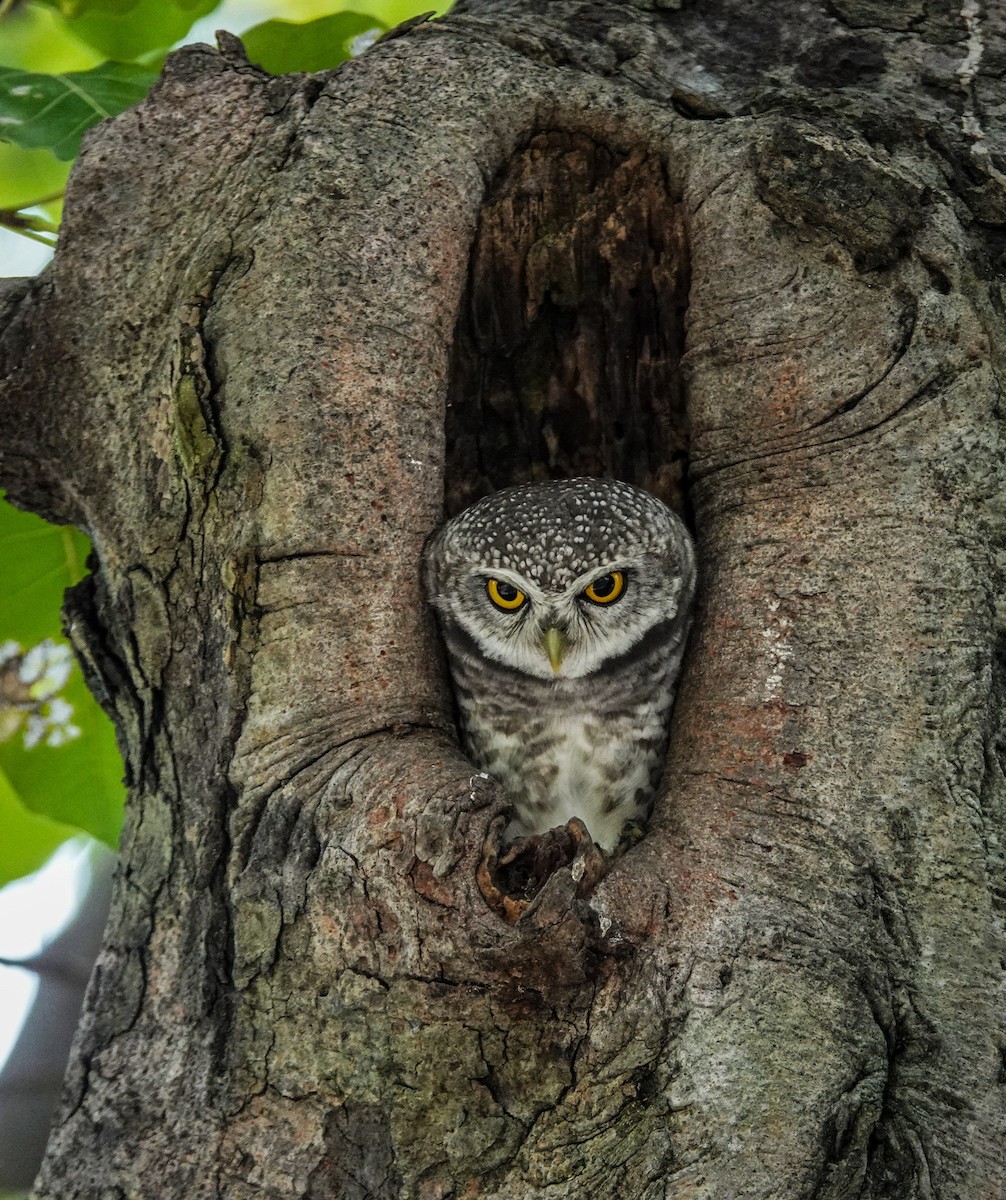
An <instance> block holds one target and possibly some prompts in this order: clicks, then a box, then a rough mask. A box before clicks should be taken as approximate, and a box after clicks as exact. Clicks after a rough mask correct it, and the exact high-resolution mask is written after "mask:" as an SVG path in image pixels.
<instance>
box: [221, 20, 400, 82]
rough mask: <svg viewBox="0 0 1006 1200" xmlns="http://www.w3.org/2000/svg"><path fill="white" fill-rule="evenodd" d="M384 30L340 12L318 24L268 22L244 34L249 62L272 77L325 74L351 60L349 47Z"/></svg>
mask: <svg viewBox="0 0 1006 1200" xmlns="http://www.w3.org/2000/svg"><path fill="white" fill-rule="evenodd" d="M371 29H380V30H383V29H384V26H383V25H382V24H381V23H380V22H379V21H377V20H376V19H375V18H374V17H369V16H365V15H364V14H363V13H358V12H338V13H332V14H331V15H330V16H327V17H319V18H318V20H316V21H305V22H304V23H303V24H296V23H295V22H293V21H265V22H263V24H261V25H255V26H254V27H253V28H251V29H247V30H245V32H244V33H242V34H241V40H242V42H244V47H245V50H246V51H247V53H248V58H249V59H250V60H251V62H253V63H257V64H258V65H259V66H260V67H263V68H264V69H265V70H266V71H270V72H271V73H272V74H273V75H282V74H284V73H285V72H287V71H325V70H328V69H329V68H330V67H337V66H338V65H339V63H341V62H345V61H346V59H347V58H352V56H353V53H352V48H351V46H350V43H351V42H352V40H353V39H354V38H356V37H359V36H360V34H362V33H367V32H368V31H369V30H371Z"/></svg>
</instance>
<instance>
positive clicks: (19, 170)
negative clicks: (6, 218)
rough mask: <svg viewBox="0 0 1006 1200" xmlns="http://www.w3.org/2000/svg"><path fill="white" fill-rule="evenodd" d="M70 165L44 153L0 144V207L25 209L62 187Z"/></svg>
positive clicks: (64, 185) (52, 194)
mask: <svg viewBox="0 0 1006 1200" xmlns="http://www.w3.org/2000/svg"><path fill="white" fill-rule="evenodd" d="M69 173H70V164H69V163H67V162H60V161H59V160H58V159H55V158H53V156H52V155H51V154H50V153H49V151H48V150H22V149H21V147H20V146H10V145H8V144H6V143H4V142H0V208H10V209H14V210H17V209H19V208H28V207H30V206H31V205H33V204H35V203H36V201H38V200H41V199H43V197H46V196H54V195H57V194H58V193H59V192H62V191H63V189H64V188H65V187H66V177H67V175H69Z"/></svg>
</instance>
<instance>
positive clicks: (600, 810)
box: [471, 711, 664, 850]
mask: <svg viewBox="0 0 1006 1200" xmlns="http://www.w3.org/2000/svg"><path fill="white" fill-rule="evenodd" d="M529 716H530V714H529ZM634 716H635V717H636V719H635V720H626V719H625V715H623V716H622V717H621V718H615V717H607V718H605V717H601V716H599V715H598V714H596V713H590V714H587V713H577V712H568V711H567V712H561V713H555V714H554V715H547V714H542V713H541V712H539V713H538V714H537V718H535V717H531V718H530V719H529V720H526V721H525V722H523V723H522V727H521V728H520V729H519V730H514V731H511V730H509V729H507V728H506V727H505V723H502V722H501V723H500V724H499V725H495V726H494V725H493V724H492V723H490V724H489V725H487V724H485V723H481V724H480V727H479V734H478V736H477V737H475V738H474V739H472V741H473V745H472V747H471V748H472V750H473V752H474V753H475V754H476V756H477V757H478V758H479V759H481V760H482V761H481V764H480V765H482V766H483V767H484V768H485V770H486V771H488V773H489V774H490V775H491V776H492V777H493V778H494V779H496V780H497V781H498V782H499V783H501V784H502V785H503V786H504V787H505V788H506V789H507V791H508V792H510V794H511V796H512V797H513V800H514V816H513V820H512V822H511V824H510V827H509V828H508V830H507V837H508V839H509V838H513V837H519V836H522V835H526V834H530V833H543V832H545V830H547V829H551V828H553V827H554V826H556V825H563V824H565V823H566V821H568V820H570V819H571V818H572V817H579V818H580V819H581V820H582V821H583V822H584V824H585V825H586V826H587V828H588V829H589V830H590V834H591V836H592V837H593V839H594V840H595V841H596V842H597V843H598V844H599V845H600V846H602V847H603V848H604V849H605V850H613V849H614V848H615V847H616V845H617V844H618V841H619V837H620V835H621V832H622V829H623V827H624V825H625V822H626V821H629V820H644V819H645V818H646V815H647V812H648V809H649V805H650V801H651V799H652V793H653V790H654V784H655V777H656V776H658V775H659V769H660V765H661V763H662V759H663V740H664V737H663V735H664V722H663V721H662V720H661V719H660V718H659V714H656V713H651V714H650V718H651V719H647V718H646V717H643V719H642V720H639V717H640V716H642V714H638V713H637V714H634Z"/></svg>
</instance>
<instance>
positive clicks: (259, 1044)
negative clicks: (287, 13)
mask: <svg viewBox="0 0 1006 1200" xmlns="http://www.w3.org/2000/svg"><path fill="white" fill-rule="evenodd" d="M1002 34H1003V20H1002V16H1001V14H999V13H998V12H997V11H995V10H990V11H988V12H984V11H981V10H980V9H979V7H978V6H977V5H976V4H970V3H968V4H965V5H964V6H963V10H962V11H961V12H960V13H958V12H957V11H956V10H955V9H954V8H953V7H951V6H949V5H947V6H936V5H932V6H928V7H923V6H920V5H917V4H916V3H915V2H914V0H903V2H895V3H892V4H886V5H879V4H874V3H872V2H871V0H832V2H831V3H830V4H828V5H827V6H826V7H825V6H824V5H817V4H810V3H807V4H800V5H787V6H783V5H782V4H780V3H766V4H764V5H761V6H759V7H758V9H757V11H755V10H752V9H751V8H749V7H748V6H745V5H732V4H730V3H727V2H726V0H719V2H716V0H708V2H707V3H704V4H702V5H690V6H682V7H680V8H678V7H675V6H672V5H668V7H662V6H657V5H645V4H639V5H638V6H637V5H617V6H616V5H600V4H585V3H568V2H565V0H553V2H552V3H550V4H547V5H546V4H541V3H533V2H529V0H524V2H522V3H517V2H514V0H480V2H479V3H475V2H474V0H473V2H472V3H468V4H462V5H459V6H458V8H457V9H456V10H455V12H454V13H453V14H452V15H451V16H450V17H449V18H447V19H445V20H443V21H437V22H428V23H424V24H420V25H417V26H413V27H411V28H409V29H407V30H404V31H401V32H400V35H399V36H395V37H392V38H389V39H387V40H385V41H384V42H382V43H379V44H378V46H377V47H375V48H374V49H373V50H372V51H370V52H368V53H367V54H366V55H365V56H364V57H363V58H362V59H360V60H357V61H354V62H352V63H349V64H347V65H346V66H344V67H343V68H342V69H340V70H339V71H338V72H336V73H334V74H329V75H323V76H306V77H305V76H283V77H278V78H273V77H269V76H266V75H264V74H263V73H262V72H260V71H259V70H257V69H255V68H253V67H251V66H249V65H248V63H247V62H246V61H245V60H244V58H243V57H242V54H241V52H240V48H239V46H238V45H237V44H235V43H234V42H233V41H232V40H230V39H226V38H225V39H224V40H223V45H222V48H221V53H214V52H213V51H211V50H209V49H207V48H195V49H189V50H186V51H184V52H182V53H180V54H178V55H176V56H174V57H173V58H172V59H171V60H169V62H168V65H167V67H166V69H165V73H164V76H163V79H162V81H161V82H160V84H159V85H158V86H157V87H156V88H155V90H154V92H153V93H152V94H151V96H150V97H149V98H148V99H147V100H146V101H145V102H144V103H143V104H142V105H141V106H140V108H139V109H137V110H134V111H132V112H129V113H126V114H125V115H123V116H121V117H119V118H117V119H116V120H115V121H114V122H112V123H110V124H106V125H104V126H103V127H101V129H100V131H99V133H98V134H97V136H95V137H93V138H92V139H91V140H90V141H89V142H88V144H87V147H86V149H85V152H84V154H83V156H82V158H81V160H80V161H79V163H78V166H77V168H76V170H75V173H74V176H73V178H72V180H71V188H70V193H69V198H68V205H67V216H66V221H65V225H64V234H63V238H62V240H61V244H60V249H59V252H58V254H57V257H56V260H55V262H54V264H53V266H52V268H51V269H50V271H49V272H48V273H47V274H46V275H45V276H44V277H43V278H42V279H41V280H40V281H39V282H37V283H25V284H22V285H20V286H18V287H11V288H8V289H7V291H6V293H5V295H4V315H5V320H4V323H3V324H4V329H5V333H4V336H3V341H2V344H0V362H2V364H3V376H4V378H5V386H4V391H3V401H2V405H3V407H2V410H0V411H2V419H3V426H4V429H5V430H6V431H7V432H6V437H5V446H4V451H3V459H2V463H0V470H2V482H3V483H4V484H5V485H6V486H7V487H8V488H9V489H10V492H11V494H12V496H13V497H14V498H15V499H16V500H17V501H18V502H19V503H21V504H23V505H26V506H28V507H31V508H33V509H34V510H35V511H38V512H41V513H42V514H43V515H46V516H48V517H49V518H50V519H56V520H60V521H63V522H67V521H69V522H72V523H75V524H77V525H79V526H81V527H83V528H85V529H86V530H88V531H89V532H90V533H91V534H92V536H93V538H94V541H95V547H96V550H95V559H94V570H93V574H92V575H91V576H90V577H88V579H87V580H85V581H84V583H82V584H80V585H78V586H77V588H76V589H74V591H73V592H72V593H71V595H70V598H69V601H68V610H67V611H68V617H67V619H68V622H69V626H70V628H71V631H72V634H73V638H74V641H75V644H76V646H77V649H78V652H79V654H80V655H81V657H82V659H83V660H84V662H85V663H86V664H87V671H88V673H89V675H90V678H91V682H92V686H93V687H94V688H95V690H96V691H97V693H98V694H99V696H101V697H103V699H104V702H105V704H106V705H107V707H108V708H109V710H110V711H112V712H113V714H114V716H115V720H116V723H117V726H118V730H119V736H120V741H121V744H122V748H123V750H124V754H125V757H126V761H127V770H128V782H129V785H130V792H131V795H130V802H129V809H128V813H127V821H126V830H125V833H124V840H123V846H122V855H123V863H124V865H123V868H122V870H121V872H120V875H119V877H118V881H117V886H116V893H115V898H114V901H113V914H112V918H111V922H110V926H109V928H108V931H107V933H106V941H105V946H104V950H103V952H102V956H101V958H100V960H99V966H98V970H97V973H96V976H95V978H94V979H93V981H92V986H91V989H90V993H89V998H88V1002H87V1005H86V1011H85V1016H84V1020H83V1023H82V1026H81V1029H80V1031H79V1033H78V1040H77V1044H76V1051H75V1059H74V1062H73V1064H72V1065H71V1069H70V1073H69V1076H68V1080H67V1085H66V1096H65V1101H64V1108H63V1113H62V1117H61V1119H60V1123H59V1125H58V1127H57V1129H56V1131H55V1133H54V1135H53V1138H52V1141H51V1143H50V1147H49V1152H48V1156H47V1160H46V1163H45V1165H44V1167H43V1171H42V1175H41V1177H40V1181H39V1184H38V1185H37V1186H38V1194H39V1195H40V1196H46V1197H50V1196H51V1197H57V1196H59V1197H68V1196H81V1197H84V1196H88V1197H90V1196H99V1195H131V1196H158V1197H173V1196H178V1197H181V1196H185V1197H186V1198H191V1197H197V1196H215V1195H225V1196H228V1197H235V1198H238V1200H240V1198H241V1197H245V1196H251V1195H256V1196H259V1195H262V1194H268V1195H272V1196H277V1197H278V1196H298V1197H299V1196H305V1195H306V1196H315V1197H323V1196H340V1197H342V1196H345V1197H392V1196H421V1197H448V1196H457V1197H461V1196H466V1195H467V1196H475V1195H479V1196H495V1197H501V1198H502V1197H518V1196H520V1197H522V1196H531V1195H541V1196H546V1195H547V1196H569V1197H580V1196H588V1195H591V1196H609V1195H610V1196H626V1197H646V1198H649V1197H657V1196H661V1197H663V1196H674V1197H686V1196H687V1197H690V1198H693V1197H694V1198H697V1197H717V1198H723V1197H732V1196H737V1197H739V1196H746V1197H747V1196H751V1197H753V1196H773V1197H793V1198H795V1197H809V1196H814V1197H819V1198H824V1197H831V1198H838V1197H846V1196H862V1197H875V1198H879V1197H917V1196H918V1197H922V1196H941V1197H965V1196H968V1197H970V1196H994V1195H1000V1194H1002V1191H1003V1188H1004V1185H1006V1161H1004V1155H1003V1151H1002V1144H1003V1143H1002V1137H1003V1132H1004V1131H1003V1125H1004V1108H1003V1104H1002V1078H1003V1071H1004V1067H1003V1063H1004V1057H1003V1050H1002V1047H1003V1046H1004V1045H1006V1039H1004V1029H1003V1017H1002V1003H1001V995H1002V984H1003V953H1002V951H1003V947H1002V907H1001V905H1002V899H1001V898H1002V894H1003V857H1002V848H1001V840H1000V839H1001V837H1002V830H1003V824H1004V804H1006V783H1004V776H1003V734H1002V703H1003V693H1004V654H1003V641H1002V632H1001V631H1002V625H1001V621H1000V619H999V617H998V615H997V612H996V598H997V596H999V595H1000V594H1001V576H1000V574H999V567H1000V564H1001V555H1002V550H1003V547H1004V525H1003V508H1002V501H1001V497H1002V496H1003V494H1004V491H1003V485H1004V482H1006V481H1004V478H1003V475H1004V467H1003V462H1004V456H1003V449H1004V447H1003V438H1002V423H1001V415H1002V414H1001V408H1000V404H999V401H1000V393H999V388H998V380H999V371H1000V369H1001V355H1002V350H1003V345H1004V338H1003V328H1002V312H1003V308H1002V295H1001V290H1002V288H1001V277H1000V272H1001V267H1002V262H1001V258H1000V254H1001V250H1002V246H1003V227H1004V225H1006V190H1004V186H1003V183H1004V177H1003V173H1002V172H1003V159H1002V157H1001V151H1002V139H1003V131H1002V129H1001V127H999V126H997V125H996V117H997V111H998V104H999V102H998V99H997V90H996V89H997V87H998V86H999V74H1001V71H1002V63H1003V61H1004V59H1003V39H1002ZM997 73H998V74H997ZM573 472H577V473H610V474H614V475H619V476H622V477H626V478H629V479H632V480H634V481H636V482H638V483H641V484H644V485H646V486H649V487H651V488H652V489H653V490H655V491H657V492H658V493H659V494H661V495H664V496H666V497H668V498H669V499H671V500H674V501H676V502H677V503H678V504H679V506H681V507H682V509H683V511H685V512H686V514H687V515H688V516H689V519H690V520H691V521H692V524H693V526H694V529H695V531H696V534H697V538H698V545H699V553H700V561H701V563H702V572H701V585H700V586H701V602H700V605H699V612H698V614H697V620H696V626H695V629H694V632H693V636H692V641H691V646H690V650H689V654H688V658H687V660H686V669H685V676H684V680H683V686H682V691H681V695H680V696H679V700H678V705H677V710H676V715H675V724H674V731H673V735H672V746H671V753H670V758H669V770H668V775H667V781H666V794H665V796H664V798H663V799H662V800H661V802H660V803H658V805H657V808H656V811H655V813H654V817H653V821H652V823H651V827H650V829H649V831H648V833H647V835H646V836H645V838H644V839H643V840H642V841H641V842H640V843H639V844H638V845H637V846H636V847H635V848H633V849H632V850H631V851H630V852H629V853H627V854H626V855H625V856H624V857H622V858H620V859H619V860H617V861H616V862H615V863H614V864H613V865H612V866H611V869H610V870H609V871H608V873H607V874H606V875H605V876H604V877H603V878H600V879H599V878H598V876H599V875H600V874H601V873H602V872H601V871H600V870H599V869H598V863H597V858H596V855H594V854H592V853H591V852H590V851H589V849H587V848H586V847H585V846H584V844H583V843H582V840H581V841H578V840H577V836H576V830H575V829H573V830H571V831H567V832H566V833H563V834H557V835H556V836H555V837H553V838H545V839H542V841H541V843H540V844H537V845H531V846H529V847H527V848H525V849H524V851H523V852H522V854H520V855H518V856H517V857H516V858H514V856H513V855H510V856H507V855H505V854H501V852H500V847H499V840H500V834H501V830H502V828H503V824H504V813H505V805H506V800H505V797H503V796H501V795H500V794H499V793H498V791H497V790H496V789H494V787H493V785H492V783H491V781H489V780H485V779H482V778H479V777H478V776H476V775H473V772H472V769H471V767H470V766H469V764H467V763H466V761H465V760H464V758H463V757H462V756H461V754H460V753H459V751H458V749H457V747H456V744H455V741H454V736H453V729H452V714H451V708H450V702H449V697H448V695H447V692H446V688H445V683H444V678H443V673H442V671H441V669H440V664H439V662H438V659H437V651H436V644H435V640H434V636H433V631H432V626H431V623H430V621H429V619H428V615H427V613H426V612H425V610H424V606H423V603H422V600H421V596H420V592H419V585H418V579H417V561H418V556H419V551H420V547H421V544H422V541H423V538H424V537H425V535H426V534H427V532H428V531H429V530H430V529H431V528H432V527H433V526H434V525H435V524H436V523H437V521H438V520H439V519H440V516H441V512H442V508H443V500H444V496H445V495H446V497H447V507H448V508H449V509H455V508H456V507H458V506H459V505H461V504H463V503H464V502H465V501H466V500H467V499H469V498H470V497H472V496H473V495H476V494H478V493H479V492H480V491H483V490H485V489H486V488H488V487H495V486H500V485H502V484H505V483H508V482H512V481H516V480H519V479H524V478H528V477H538V476H541V475H549V474H567V473H573ZM508 857H509V858H511V859H513V861H509V862H508V861H507V859H508ZM549 872H550V873H549ZM542 877H545V879H544V883H542ZM536 889H537V890H536ZM578 893H580V894H578ZM490 902H491V903H490ZM492 905H495V907H493V906H492ZM505 915H508V916H509V917H510V918H511V919H512V918H515V917H516V918H518V919H516V921H515V923H513V924H508V923H507V920H506V919H504V918H505Z"/></svg>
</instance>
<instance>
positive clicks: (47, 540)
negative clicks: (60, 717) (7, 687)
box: [0, 500, 124, 848]
mask: <svg viewBox="0 0 1006 1200" xmlns="http://www.w3.org/2000/svg"><path fill="white" fill-rule="evenodd" d="M89 548H90V543H89V542H88V540H87V538H86V537H84V535H83V534H82V533H80V532H79V531H78V530H76V529H72V528H70V527H68V526H65V527H63V526H57V525H50V524H48V523H47V522H45V521H43V520H42V519H41V518H40V517H36V516H33V515H32V514H31V513H23V512H20V511H19V510H18V509H16V508H14V507H13V505H10V504H8V503H7V502H6V501H3V500H0V564H2V565H0V574H2V576H3V582H4V586H3V588H2V589H0V642H3V641H6V640H8V639H10V640H12V641H16V642H20V643H21V645H22V646H24V647H26V648H28V647H30V646H34V645H36V644H37V643H38V642H40V641H42V640H43V639H44V638H47V637H48V638H52V639H53V640H54V641H57V642H63V641H64V639H63V638H61V637H60V632H59V631H60V616H59V610H60V605H61V603H62V600H63V592H64V590H65V589H66V588H67V587H69V586H70V585H71V584H73V583H76V582H77V580H79V579H80V578H81V576H82V575H83V574H84V562H85V559H86V556H87V554H88V552H89ZM60 695H61V696H63V697H64V698H65V699H66V700H67V701H68V702H69V703H70V704H72V705H73V709H74V713H73V723H74V724H75V725H77V726H78V728H79V729H80V730H81V736H80V737H78V738H76V739H75V740H74V741H71V742H68V743H66V744H64V745H62V746H47V745H44V744H43V745H37V746H34V747H32V748H31V749H25V747H24V743H23V739H22V738H21V737H20V736H15V737H13V738H11V739H10V740H9V741H6V742H0V771H2V772H3V773H4V776H5V777H6V780H7V783H8V785H9V786H10V787H12V788H13V789H14V792H15V794H16V796H17V799H18V801H19V802H20V803H21V804H22V805H23V807H24V808H26V809H28V810H30V811H31V812H32V813H35V814H38V815H40V816H45V817H48V818H50V819H51V820H53V821H58V822H60V823H62V824H65V825H70V826H73V827H74V829H75V830H81V829H82V830H84V831H85V832H87V833H90V834H92V835H93V836H94V837H96V838H100V839H101V840H102V841H104V842H106V843H107V844H108V845H110V846H112V847H113V848H114V847H115V846H116V844H117V842H118V836H119V829H120V826H121V824H122V806H123V801H124V790H123V787H122V760H121V758H120V756H119V752H118V748H117V746H116V743H115V734H114V731H113V729H112V725H111V722H110V721H109V720H108V718H107V717H106V716H105V714H104V713H103V712H102V711H101V709H100V708H99V707H98V705H97V703H96V702H95V700H94V698H93V697H92V696H91V694H90V693H89V692H88V690H87V688H86V686H85V684H84V680H83V677H82V676H81V674H80V671H79V669H77V668H75V669H74V672H73V675H72V676H71V678H70V681H69V683H68V684H67V685H66V687H65V688H64V689H63V691H62V692H61V693H60ZM0 827H2V825H0Z"/></svg>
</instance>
